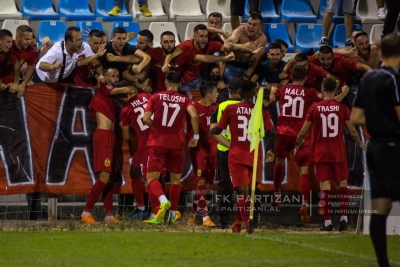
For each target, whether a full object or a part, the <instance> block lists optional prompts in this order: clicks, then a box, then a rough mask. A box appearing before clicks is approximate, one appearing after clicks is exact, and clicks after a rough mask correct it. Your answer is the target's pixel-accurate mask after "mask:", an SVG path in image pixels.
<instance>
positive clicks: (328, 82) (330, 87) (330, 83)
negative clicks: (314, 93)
mask: <svg viewBox="0 0 400 267" xmlns="http://www.w3.org/2000/svg"><path fill="white" fill-rule="evenodd" d="M336 86H337V84H336V81H335V80H334V79H332V78H325V79H324V80H323V81H322V88H323V89H324V91H325V92H335V90H336Z"/></svg>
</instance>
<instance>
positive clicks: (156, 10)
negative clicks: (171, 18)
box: [132, 0, 168, 21]
mask: <svg viewBox="0 0 400 267" xmlns="http://www.w3.org/2000/svg"><path fill="white" fill-rule="evenodd" d="M147 7H148V8H149V10H150V11H151V13H152V16H151V17H146V16H144V15H143V13H142V12H140V11H139V10H138V8H139V6H138V2H137V0H133V2H132V16H133V18H134V19H135V18H137V19H138V20H139V21H167V20H168V15H167V14H165V11H164V8H163V5H162V3H161V0H151V1H147Z"/></svg>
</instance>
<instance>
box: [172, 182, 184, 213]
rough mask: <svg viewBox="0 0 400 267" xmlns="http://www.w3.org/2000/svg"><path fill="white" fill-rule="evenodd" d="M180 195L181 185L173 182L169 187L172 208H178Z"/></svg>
mask: <svg viewBox="0 0 400 267" xmlns="http://www.w3.org/2000/svg"><path fill="white" fill-rule="evenodd" d="M180 195H181V185H180V184H171V186H170V188H169V201H171V208H170V210H176V208H177V207H178V202H179V197H180Z"/></svg>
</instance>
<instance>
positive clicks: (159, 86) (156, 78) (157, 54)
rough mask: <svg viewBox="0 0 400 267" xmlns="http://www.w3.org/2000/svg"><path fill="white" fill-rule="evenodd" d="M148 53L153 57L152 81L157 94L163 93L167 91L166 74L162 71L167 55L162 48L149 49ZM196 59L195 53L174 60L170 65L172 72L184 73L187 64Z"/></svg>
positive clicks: (186, 53) (184, 54)
mask: <svg viewBox="0 0 400 267" xmlns="http://www.w3.org/2000/svg"><path fill="white" fill-rule="evenodd" d="M146 53H147V54H148V55H149V56H150V57H151V62H150V64H151V71H150V80H151V84H152V86H153V88H154V89H155V92H161V91H165V90H167V89H166V88H165V74H166V73H165V72H163V71H162V66H163V65H164V61H165V58H166V55H164V52H163V50H162V48H161V47H157V48H153V49H148V50H147V51H146ZM195 57H196V55H195V54H193V53H188V52H185V53H183V54H181V55H179V56H177V57H176V58H174V59H172V61H171V63H170V65H171V67H170V70H173V71H177V72H180V73H181V72H182V70H183V67H184V65H185V64H186V63H190V62H192V60H193V59H194V58H195Z"/></svg>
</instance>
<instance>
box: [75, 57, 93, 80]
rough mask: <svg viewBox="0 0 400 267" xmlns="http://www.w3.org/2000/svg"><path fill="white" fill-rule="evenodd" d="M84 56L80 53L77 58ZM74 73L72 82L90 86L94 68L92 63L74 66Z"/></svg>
mask: <svg viewBox="0 0 400 267" xmlns="http://www.w3.org/2000/svg"><path fill="white" fill-rule="evenodd" d="M83 58H85V55H84V54H82V55H80V56H79V59H83ZM73 75H74V84H77V85H80V86H92V85H93V81H94V68H93V66H92V64H88V65H86V66H78V65H77V66H76V68H75V69H74V72H73Z"/></svg>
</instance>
